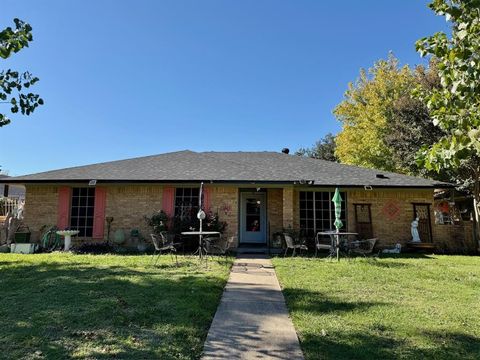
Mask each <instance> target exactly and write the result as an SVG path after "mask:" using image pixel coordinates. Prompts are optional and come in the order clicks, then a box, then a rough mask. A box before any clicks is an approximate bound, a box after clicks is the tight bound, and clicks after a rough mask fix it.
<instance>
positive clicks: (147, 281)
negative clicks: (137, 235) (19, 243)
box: [0, 253, 230, 359]
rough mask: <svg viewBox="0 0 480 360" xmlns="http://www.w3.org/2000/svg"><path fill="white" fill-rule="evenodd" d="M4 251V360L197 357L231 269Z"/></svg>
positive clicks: (0, 289) (165, 260)
mask: <svg viewBox="0 0 480 360" xmlns="http://www.w3.org/2000/svg"><path fill="white" fill-rule="evenodd" d="M179 262H180V266H179V267H176V266H174V265H173V264H174V263H172V260H171V259H170V257H169V256H164V257H162V258H161V259H160V261H159V264H158V265H157V267H152V266H151V265H150V257H149V256H116V255H96V256H93V255H71V254H62V253H57V254H38V255H15V254H0V329H1V330H0V358H2V359H3V358H4V359H20V358H22V359H65V358H76V359H112V358H117V359H154V358H161V359H196V358H198V357H199V356H200V354H201V351H202V347H203V342H204V340H205V338H206V335H207V332H208V328H209V326H210V323H211V321H212V319H213V315H214V314H215V310H216V308H217V305H218V303H219V301H220V297H221V294H222V290H223V287H224V285H225V283H226V280H227V277H228V273H229V269H230V266H226V265H225V263H224V261H223V259H222V260H221V261H219V262H214V261H209V267H208V268H207V269H206V268H205V267H204V266H199V264H198V260H196V259H194V258H191V257H190V258H187V257H179Z"/></svg>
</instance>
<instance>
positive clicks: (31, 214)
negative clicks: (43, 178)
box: [24, 185, 58, 241]
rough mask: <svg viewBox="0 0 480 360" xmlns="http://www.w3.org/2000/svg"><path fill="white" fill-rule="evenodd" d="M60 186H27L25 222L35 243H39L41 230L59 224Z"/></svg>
mask: <svg viewBox="0 0 480 360" xmlns="http://www.w3.org/2000/svg"><path fill="white" fill-rule="evenodd" d="M57 211H58V186H50V185H27V186H26V196H25V218H24V222H25V224H27V225H28V227H29V228H30V231H31V232H32V235H31V238H32V240H33V241H39V240H40V237H41V233H40V229H41V228H42V227H43V226H44V225H47V226H53V225H56V224H57Z"/></svg>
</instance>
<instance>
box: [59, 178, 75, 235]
mask: <svg viewBox="0 0 480 360" xmlns="http://www.w3.org/2000/svg"><path fill="white" fill-rule="evenodd" d="M71 198H72V189H70V188H69V187H66V186H65V187H61V188H59V189H58V213H57V227H58V228H59V229H60V230H64V229H66V228H67V227H68V225H69V222H70V221H69V220H70V199H71Z"/></svg>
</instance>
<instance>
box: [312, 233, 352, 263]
mask: <svg viewBox="0 0 480 360" xmlns="http://www.w3.org/2000/svg"><path fill="white" fill-rule="evenodd" d="M318 235H328V236H330V239H331V241H332V245H334V248H333V252H331V253H330V257H332V256H334V255H336V257H337V261H339V260H340V236H348V235H358V233H354V232H346V231H345V232H340V231H321V232H319V233H317V236H318Z"/></svg>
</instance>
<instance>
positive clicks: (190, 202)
mask: <svg viewBox="0 0 480 360" xmlns="http://www.w3.org/2000/svg"><path fill="white" fill-rule="evenodd" d="M199 191H200V189H199V188H176V189H175V216H176V217H179V218H180V219H182V220H193V219H196V216H197V212H198V196H199Z"/></svg>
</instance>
